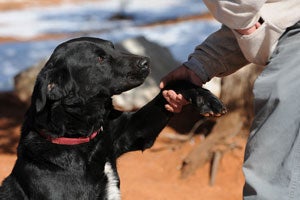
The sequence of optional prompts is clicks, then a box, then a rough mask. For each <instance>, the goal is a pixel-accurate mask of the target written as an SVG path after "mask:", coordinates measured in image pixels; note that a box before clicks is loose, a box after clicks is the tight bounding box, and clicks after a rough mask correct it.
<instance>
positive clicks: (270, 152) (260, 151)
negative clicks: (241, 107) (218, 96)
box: [243, 23, 300, 200]
mask: <svg viewBox="0 0 300 200" xmlns="http://www.w3.org/2000/svg"><path fill="white" fill-rule="evenodd" d="M254 96H255V99H254V104H255V118H254V121H253V124H252V129H251V133H250V136H249V139H248V143H247V147H246V152H245V160H244V166H243V170H244V175H245V180H246V183H245V186H244V200H287V199H289V200H290V199H300V23H298V25H297V26H294V27H293V29H292V30H289V31H287V32H286V33H285V34H284V36H283V37H282V38H281V39H280V42H279V44H278V45H277V48H276V50H275V52H274V54H273V56H272V58H271V59H270V62H269V64H268V65H267V66H266V68H265V69H264V71H263V72H262V74H261V75H259V77H258V79H257V80H256V82H255V85H254Z"/></svg>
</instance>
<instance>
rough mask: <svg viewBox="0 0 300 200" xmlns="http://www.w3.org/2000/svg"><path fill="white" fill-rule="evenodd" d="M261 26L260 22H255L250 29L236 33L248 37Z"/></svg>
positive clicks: (238, 30) (239, 30)
mask: <svg viewBox="0 0 300 200" xmlns="http://www.w3.org/2000/svg"><path fill="white" fill-rule="evenodd" d="M260 26H261V23H260V22H256V23H255V24H254V25H253V26H252V27H250V28H247V29H236V31H237V32H238V33H239V34H241V35H250V34H252V33H253V32H255V31H256V30H257V29H258V28H259V27H260Z"/></svg>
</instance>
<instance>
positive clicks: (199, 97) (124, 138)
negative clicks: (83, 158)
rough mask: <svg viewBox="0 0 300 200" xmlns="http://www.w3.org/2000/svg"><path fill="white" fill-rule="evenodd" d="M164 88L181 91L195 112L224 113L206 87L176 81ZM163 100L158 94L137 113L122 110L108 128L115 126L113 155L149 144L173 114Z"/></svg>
mask: <svg viewBox="0 0 300 200" xmlns="http://www.w3.org/2000/svg"><path fill="white" fill-rule="evenodd" d="M167 89H173V90H175V91H176V92H177V93H181V94H182V95H183V96H184V97H185V98H186V99H187V100H188V101H190V102H191V103H192V104H193V105H194V107H195V108H196V109H197V110H198V111H199V114H207V113H208V114H209V115H216V116H218V115H221V114H224V112H225V108H224V106H223V104H222V103H221V102H220V100H219V99H218V98H216V97H215V96H214V95H213V94H212V93H210V92H209V91H208V90H206V89H203V88H200V87H198V86H194V85H192V84H187V83H186V82H176V84H172V85H170V86H168V87H167ZM166 103H167V101H166V100H165V99H164V97H163V96H162V93H159V94H158V95H157V96H156V97H155V98H154V99H153V100H152V101H150V102H149V103H148V104H146V105H145V106H144V107H142V108H141V109H140V110H138V111H137V112H135V113H123V114H122V115H121V116H120V117H118V119H116V120H114V121H113V122H112V124H110V127H118V128H114V130H113V131H112V132H114V135H115V138H114V147H115V150H116V155H117V156H119V155H121V154H123V153H125V152H128V151H135V150H145V149H147V148H150V147H151V146H152V145H153V143H154V141H155V139H156V137H157V136H158V134H159V133H160V132H161V130H162V129H163V128H164V127H165V126H166V125H167V123H168V121H169V119H170V118H171V117H172V116H173V113H171V112H169V111H167V110H166V109H165V107H164V105H165V104H166Z"/></svg>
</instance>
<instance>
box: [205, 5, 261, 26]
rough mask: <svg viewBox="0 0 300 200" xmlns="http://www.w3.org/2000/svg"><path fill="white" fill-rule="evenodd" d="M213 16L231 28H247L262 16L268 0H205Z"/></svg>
mask: <svg viewBox="0 0 300 200" xmlns="http://www.w3.org/2000/svg"><path fill="white" fill-rule="evenodd" d="M203 2H204V3H205V4H206V6H207V8H208V9H209V10H210V12H211V13H212V14H213V16H214V17H215V18H216V20H218V21H219V22H221V23H222V24H225V25H226V26H227V27H229V28H230V29H246V28H249V27H251V26H253V25H254V24H255V23H256V22H257V21H258V20H259V18H260V13H259V12H260V9H261V8H262V6H263V5H264V3H265V2H266V0H203Z"/></svg>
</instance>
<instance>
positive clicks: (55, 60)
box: [32, 37, 150, 114]
mask: <svg viewBox="0 0 300 200" xmlns="http://www.w3.org/2000/svg"><path fill="white" fill-rule="evenodd" d="M149 71H150V69H149V59H148V58H146V57H142V56H137V55H132V54H128V53H123V52H120V51H118V50H116V49H115V48H114V46H113V44H112V43H111V42H109V41H106V40H102V39H98V38H90V37H83V38H76V39H72V40H69V41H67V42H64V43H62V44H60V45H59V46H58V47H57V48H56V49H55V50H54V52H53V54H52V55H51V57H50V58H49V60H48V61H47V63H46V65H45V66H44V68H43V69H42V70H41V72H40V73H39V75H38V77H37V80H36V84H35V87H34V91H33V95H32V107H33V108H35V111H36V113H39V112H43V111H45V109H49V108H51V109H53V108H54V107H55V108H56V109H58V107H59V108H60V109H64V112H69V110H72V111H73V110H74V109H75V108H76V107H78V108H76V109H77V110H78V112H82V114H84V111H83V109H84V107H85V106H86V104H93V103H95V104H97V103H96V101H97V100H99V99H100V98H107V97H109V98H110V97H111V96H112V95H114V94H119V93H121V92H124V91H126V90H129V89H132V88H134V87H136V86H139V85H140V84H142V83H143V82H144V80H145V78H146V77H147V75H148V74H149ZM102 103H103V102H102ZM79 107H80V108H79ZM94 107H96V106H94ZM89 109H94V108H89ZM46 112H49V110H48V111H46ZM58 113H61V112H58Z"/></svg>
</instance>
